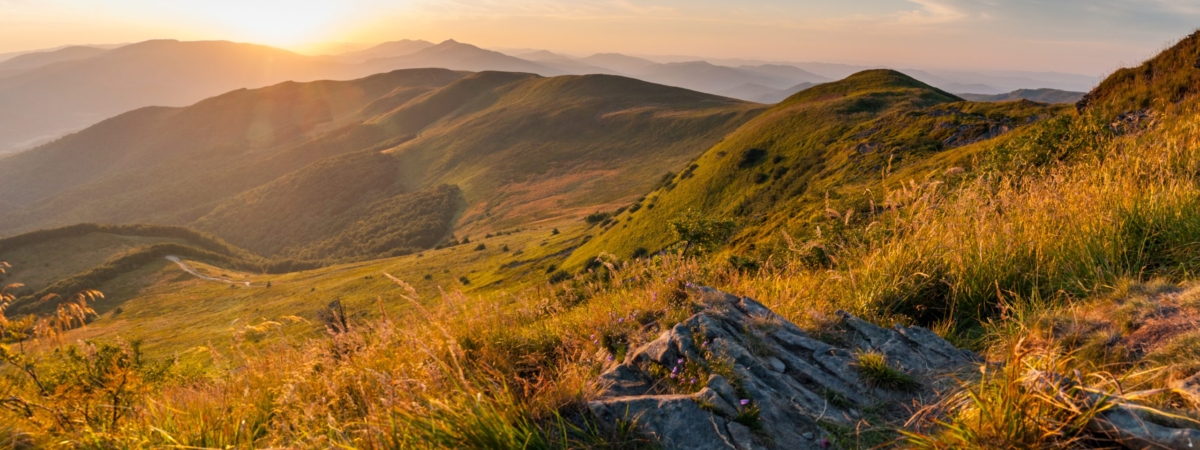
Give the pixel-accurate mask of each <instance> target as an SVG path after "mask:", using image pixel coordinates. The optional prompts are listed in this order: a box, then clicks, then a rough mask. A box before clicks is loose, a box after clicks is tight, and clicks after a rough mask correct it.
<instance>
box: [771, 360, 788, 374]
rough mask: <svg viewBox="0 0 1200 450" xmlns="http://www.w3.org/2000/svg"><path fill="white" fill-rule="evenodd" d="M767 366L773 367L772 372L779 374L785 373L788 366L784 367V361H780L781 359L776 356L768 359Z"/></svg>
mask: <svg viewBox="0 0 1200 450" xmlns="http://www.w3.org/2000/svg"><path fill="white" fill-rule="evenodd" d="M767 364H770V365H771V370H774V371H776V372H779V373H783V371H785V370H787V366H785V365H783V361H780V360H779V358H776V357H774V356H772V357H770V358H767Z"/></svg>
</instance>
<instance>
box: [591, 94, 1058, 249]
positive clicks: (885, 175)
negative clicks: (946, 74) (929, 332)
mask: <svg viewBox="0 0 1200 450" xmlns="http://www.w3.org/2000/svg"><path fill="white" fill-rule="evenodd" d="M1062 111H1063V110H1062V109H1055V108H1051V107H1047V106H1042V105H1037V104H1033V103H1028V102H1025V103H1011V104H976V103H966V102H962V101H961V99H959V98H957V97H955V96H953V95H951V94H948V93H945V92H943V91H940V90H937V89H934V88H932V87H929V86H927V85H925V84H923V83H921V82H919V81H916V80H914V79H912V78H909V77H907V76H905V75H903V74H901V73H899V72H894V71H886V70H879V71H867V72H862V73H859V74H856V75H853V76H851V77H849V78H846V79H845V80H842V81H838V82H834V83H828V84H823V85H819V86H816V87H813V88H810V89H808V90H805V91H803V92H801V93H799V94H797V95H794V96H792V97H791V98H789V99H788V100H786V101H784V102H783V103H780V104H779V105H777V106H775V107H773V108H772V109H770V110H768V111H767V112H765V113H763V114H762V115H761V116H759V117H758V118H756V119H755V120H753V121H751V122H749V123H747V124H746V125H744V126H743V127H741V128H739V129H738V130H737V131H735V132H734V133H732V134H730V135H729V136H728V137H727V138H726V139H725V140H724V141H722V142H721V143H719V144H717V145H716V146H714V147H713V148H712V149H710V150H709V151H707V152H706V153H705V154H704V155H702V156H701V157H699V158H697V159H696V160H695V161H694V162H693V164H692V165H690V166H689V167H688V168H687V170H685V171H683V172H681V173H678V174H670V175H669V176H667V177H665V178H663V182H662V183H661V185H660V187H659V188H658V189H656V190H655V191H653V192H651V193H650V194H648V195H646V196H645V197H643V198H642V199H641V200H638V201H637V202H635V203H634V204H633V205H631V206H629V207H627V208H624V209H623V210H622V211H620V213H619V214H617V215H616V217H614V218H613V220H612V221H610V222H608V223H607V224H606V229H605V231H604V232H603V233H601V234H600V235H599V236H598V237H597V238H596V239H594V240H592V241H591V242H589V243H588V244H587V245H585V246H584V247H583V248H582V249H581V250H580V251H579V252H577V253H576V254H575V255H574V256H573V257H572V259H571V263H572V265H578V264H581V263H583V262H584V261H586V259H587V258H590V257H593V256H595V255H598V254H600V253H602V252H608V253H614V254H616V255H618V256H621V257H628V256H631V255H633V254H634V252H635V251H636V250H637V249H639V248H640V249H643V250H642V251H643V252H645V251H650V252H655V251H658V250H660V249H663V248H664V247H666V246H668V245H671V244H673V243H674V237H673V235H672V232H671V230H670V226H669V222H670V221H671V220H673V219H676V218H679V217H682V216H685V215H686V213H687V211H688V210H694V211H702V212H703V213H702V214H703V215H704V216H707V217H708V218H711V219H736V222H737V225H738V226H739V227H740V229H741V231H740V232H739V233H738V237H737V238H736V239H735V242H736V244H737V245H736V246H735V248H736V249H737V250H738V251H740V252H750V251H752V250H762V251H769V248H770V244H772V243H775V242H779V241H780V235H779V233H778V232H779V230H787V231H789V232H792V233H793V234H794V235H799V236H801V237H804V238H808V237H810V235H811V233H812V229H813V226H814V225H816V224H821V223H823V222H832V223H834V224H836V222H839V221H841V222H847V223H848V221H849V220H850V218H849V217H846V216H847V215H853V214H855V213H858V214H861V216H860V217H869V216H870V215H871V214H872V212H871V207H872V205H871V204H870V192H871V191H872V190H874V191H875V192H878V191H879V190H880V187H881V183H882V182H883V181H884V180H885V179H890V180H904V179H906V178H916V179H918V180H920V179H923V178H925V177H926V176H928V175H932V174H940V173H941V171H945V170H947V169H950V168H951V167H952V166H953V165H954V164H956V163H963V162H965V161H966V159H967V157H968V155H969V154H970V153H971V152H972V151H973V150H972V149H974V148H977V147H978V146H979V144H978V143H979V142H982V141H987V140H990V139H993V138H996V137H999V136H1002V135H1005V134H1007V133H1009V132H1011V131H1014V130H1017V129H1020V128H1021V127H1024V126H1027V125H1029V124H1030V123H1034V122H1037V121H1039V120H1044V119H1045V118H1048V117H1051V116H1053V115H1055V114H1059V113H1061V112H1062ZM878 206H882V205H878ZM831 214H832V215H835V216H840V217H842V219H844V220H829V216H830V215H831ZM833 226H834V227H836V225H833ZM800 227H803V228H806V229H807V230H806V231H799V232H798V230H797V229H796V228H800ZM826 228H827V229H826V231H831V230H829V229H828V228H829V225H826ZM764 244H767V245H764ZM751 253H753V252H751Z"/></svg>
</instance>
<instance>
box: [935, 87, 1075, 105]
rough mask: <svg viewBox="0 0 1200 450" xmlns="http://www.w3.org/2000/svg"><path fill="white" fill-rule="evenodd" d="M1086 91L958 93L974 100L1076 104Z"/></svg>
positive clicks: (1045, 90) (1035, 90)
mask: <svg viewBox="0 0 1200 450" xmlns="http://www.w3.org/2000/svg"><path fill="white" fill-rule="evenodd" d="M1084 95H1085V93H1083V92H1071V91H1060V90H1058V89H1018V90H1015V91H1012V92H1009V93H1007V94H995V95H986V94H958V96H959V97H962V98H964V99H967V100H970V101H973V102H1011V101H1017V100H1029V101H1033V102H1038V103H1051V104H1072V105H1073V104H1075V103H1076V102H1078V101H1079V100H1081V99H1083V96H1084Z"/></svg>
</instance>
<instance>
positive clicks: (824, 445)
mask: <svg viewBox="0 0 1200 450" xmlns="http://www.w3.org/2000/svg"><path fill="white" fill-rule="evenodd" d="M821 448H829V439H828V438H821Z"/></svg>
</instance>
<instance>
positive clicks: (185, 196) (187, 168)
mask: <svg viewBox="0 0 1200 450" xmlns="http://www.w3.org/2000/svg"><path fill="white" fill-rule="evenodd" d="M760 110H761V109H760V107H758V106H756V105H753V104H749V103H744V102H739V101H735V100H730V99H725V98H721V97H715V96H709V95H705V94H698V93H694V92H690V91H685V90H682V89H678V88H669V87H665V86H658V85H652V84H648V83H644V82H640V81H636V80H631V79H625V78H619V77H611V76H608V77H605V76H590V77H560V78H540V77H537V76H535V75H529V74H514V73H501V72H485V73H480V74H465V73H460V72H452V71H447V70H440V69H420V70H407V71H397V72H392V73H388V74H382V75H377V76H372V77H368V78H364V79H361V80H355V81H349V82H333V81H328V82H315V83H284V84H280V85H277V86H272V87H269V88H264V89H258V90H241V91H235V92H231V93H228V94H225V95H222V96H219V97H215V98H212V99H208V100H205V101H203V102H200V103H198V104H196V105H193V106H190V107H187V108H148V109H144V110H139V111H135V112H131V113H128V114H125V115H122V116H119V117H116V118H113V119H110V120H109V121H106V122H104V123H101V124H99V125H97V126H95V127H92V128H89V129H87V130H85V131H83V132H80V133H78V134H75V135H72V136H68V137H66V138H64V139H61V140H59V141H56V142H54V143H52V144H49V145H46V146H44V147H41V148H38V149H36V150H33V151H30V152H28V153H23V154H21V155H17V156H14V157H11V158H5V159H3V160H0V176H2V177H0V188H2V189H4V190H5V191H6V192H10V193H11V194H12V195H11V196H9V197H8V198H7V199H6V200H8V201H10V202H12V203H16V204H17V205H18V206H17V207H16V208H14V210H12V211H11V212H10V213H7V214H5V215H4V216H3V217H0V230H5V231H6V232H9V233H11V232H19V231H24V230H30V229H35V228H41V227H48V226H59V225H64V224H69V223H77V222H105V223H159V224H169V225H187V226H193V227H197V228H200V229H203V230H206V231H210V232H213V233H216V234H217V235H219V236H221V237H223V238H226V239H228V240H230V241H232V242H235V243H237V244H238V245H242V246H245V247H246V248H250V249H252V250H254V251H256V252H260V253H261V254H262V255H264V256H271V257H276V256H281V257H282V256H287V257H299V256H304V257H314V258H321V259H324V258H331V257H337V258H350V257H353V258H361V257H366V256H372V255H376V256H379V255H392V254H397V253H401V252H404V251H409V250H413V249H420V248H429V247H431V246H433V245H436V244H437V241H438V239H440V237H445V236H449V235H450V234H451V231H452V228H451V227H457V228H458V229H461V230H462V231H463V232H468V233H475V232H479V231H483V232H487V231H496V230H501V229H506V228H515V227H517V226H520V225H522V224H527V223H530V222H531V221H536V220H547V219H556V218H558V217H562V216H570V215H573V216H581V215H583V214H586V212H585V211H586V210H587V208H592V207H596V205H608V204H611V203H613V202H624V201H628V200H630V199H632V197H633V196H634V195H636V194H637V193H638V192H640V191H643V190H645V189H648V188H649V187H650V185H651V184H652V183H653V181H652V179H651V178H652V175H653V174H655V173H659V172H664V171H667V170H670V169H674V168H676V167H677V166H679V165H681V164H683V163H684V162H685V161H686V160H688V159H690V158H692V157H694V156H695V155H696V154H698V153H699V152H701V151H702V150H703V149H705V148H707V147H710V146H711V145H712V144H713V143H715V142H717V141H719V140H720V139H721V138H722V137H723V136H724V134H725V133H727V132H729V131H731V130H733V129H734V128H736V127H737V126H738V125H739V124H741V123H743V122H745V121H746V120H749V119H750V118H751V117H753V116H754V115H755V114H757V113H758V112H759V111H760ZM441 186H451V188H450V189H448V190H447V189H444V188H442V187H441ZM453 186H457V189H458V190H461V192H462V195H463V196H465V200H466V204H465V205H463V204H461V202H460V200H459V199H456V198H454V197H455V196H457V195H459V194H454V193H453V192H456V190H455V188H453ZM405 196H407V197H405ZM417 203H421V204H422V205H423V206H422V208H423V209H420V210H419V212H422V213H424V212H429V213H430V215H429V219H428V220H426V218H418V217H417V216H416V214H417V212H418V210H417V209H414V208H411V207H410V205H414V204H417ZM464 208H465V210H466V212H465V213H462V214H459V213H460V212H462V211H463V209H464ZM401 210H410V211H409V212H407V213H404V212H402V211H401ZM368 214H375V215H377V216H380V217H389V218H391V219H394V220H402V221H403V222H404V223H403V224H395V225H390V226H383V225H382V222H381V221H379V220H373V219H370V218H369V217H367V215H368ZM460 216H461V217H462V220H460V221H458V222H454V220H455V218H456V217H460ZM466 225H469V226H471V227H473V228H463V227H464V226H466ZM347 227H357V229H358V230H360V231H361V232H367V231H368V230H370V231H371V232H373V233H374V232H378V233H380V235H381V236H382V235H386V236H390V237H388V238H386V239H381V240H379V241H378V242H376V243H375V244H371V245H365V246H363V247H361V249H366V248H372V249H376V250H377V251H378V252H377V253H372V254H371V255H367V254H360V253H359V250H354V251H350V250H341V249H337V248H335V247H334V244H331V243H332V242H344V241H345V240H346V239H363V240H367V241H370V240H373V239H375V238H376V237H377V236H360V235H355V234H351V235H341V233H342V232H343V231H345V230H346V229H348V228H347ZM404 230H407V231H404ZM351 233H354V231H351ZM416 236H420V237H416ZM384 242H390V244H384ZM389 245H395V247H391V248H384V247H388V246H389ZM361 249H360V250H361ZM376 250H373V251H376Z"/></svg>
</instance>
